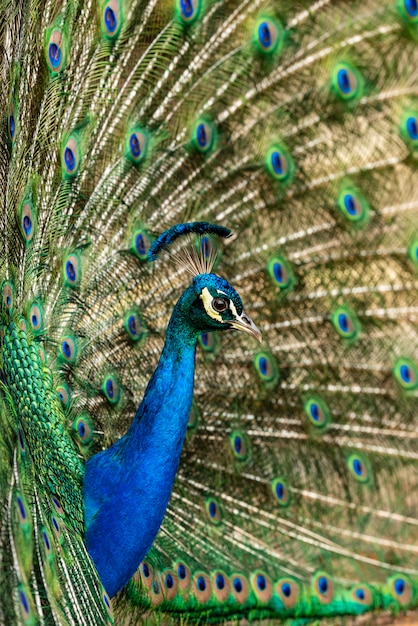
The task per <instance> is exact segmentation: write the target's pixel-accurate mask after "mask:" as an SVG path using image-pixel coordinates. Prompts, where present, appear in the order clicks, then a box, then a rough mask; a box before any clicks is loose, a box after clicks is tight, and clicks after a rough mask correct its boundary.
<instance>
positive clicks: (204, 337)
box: [198, 304, 225, 353]
mask: <svg viewBox="0 0 418 626" xmlns="http://www.w3.org/2000/svg"><path fill="white" fill-rule="evenodd" d="M212 308H215V307H214V306H213V304H212ZM223 310H225V309H223ZM198 341H199V345H200V346H201V348H202V350H203V351H204V352H207V353H214V352H216V351H217V350H218V348H219V343H220V340H219V335H218V334H217V333H216V332H214V331H212V332H210V333H209V332H203V333H202V334H201V335H199V339H198Z"/></svg>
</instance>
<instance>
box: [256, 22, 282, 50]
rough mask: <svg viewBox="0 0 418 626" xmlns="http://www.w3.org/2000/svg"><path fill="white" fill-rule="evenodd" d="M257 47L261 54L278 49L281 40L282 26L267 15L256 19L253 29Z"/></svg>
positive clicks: (280, 45)
mask: <svg viewBox="0 0 418 626" xmlns="http://www.w3.org/2000/svg"><path fill="white" fill-rule="evenodd" d="M254 41H255V43H256V45H257V49H258V50H259V51H260V52H261V53H263V54H272V53H273V52H277V51H280V49H281V47H282V42H283V27H282V25H281V24H280V23H279V22H278V21H277V20H272V19H271V18H269V17H266V18H263V17H262V18H260V19H258V21H257V23H256V25H255V30H254Z"/></svg>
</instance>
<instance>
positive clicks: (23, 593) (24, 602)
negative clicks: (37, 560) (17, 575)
mask: <svg viewBox="0 0 418 626" xmlns="http://www.w3.org/2000/svg"><path fill="white" fill-rule="evenodd" d="M18 594H19V603H20V609H21V611H22V616H23V619H24V620H25V623H29V620H30V619H33V618H32V611H31V596H30V594H29V591H28V590H27V589H26V587H23V585H19V586H18ZM30 623H32V622H30Z"/></svg>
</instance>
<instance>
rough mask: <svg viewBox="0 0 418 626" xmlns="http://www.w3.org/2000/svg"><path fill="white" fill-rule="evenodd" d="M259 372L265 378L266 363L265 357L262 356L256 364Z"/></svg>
mask: <svg viewBox="0 0 418 626" xmlns="http://www.w3.org/2000/svg"><path fill="white" fill-rule="evenodd" d="M258 365H259V368H260V372H261V374H262V375H263V376H267V373H268V362H267V359H266V357H264V356H262V357H261V358H260V360H259V362H258Z"/></svg>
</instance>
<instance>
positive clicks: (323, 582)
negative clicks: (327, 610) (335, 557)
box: [318, 576, 328, 594]
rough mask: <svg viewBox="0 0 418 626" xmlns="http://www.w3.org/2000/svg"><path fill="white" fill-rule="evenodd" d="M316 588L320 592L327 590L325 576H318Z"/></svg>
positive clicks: (323, 592)
mask: <svg viewBox="0 0 418 626" xmlns="http://www.w3.org/2000/svg"><path fill="white" fill-rule="evenodd" d="M318 589H319V591H320V593H322V594H325V593H326V592H327V591H328V580H327V579H326V578H325V576H320V577H319V578H318Z"/></svg>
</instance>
